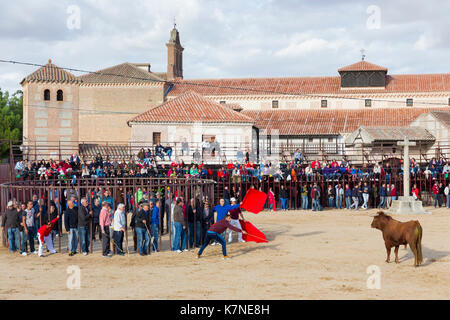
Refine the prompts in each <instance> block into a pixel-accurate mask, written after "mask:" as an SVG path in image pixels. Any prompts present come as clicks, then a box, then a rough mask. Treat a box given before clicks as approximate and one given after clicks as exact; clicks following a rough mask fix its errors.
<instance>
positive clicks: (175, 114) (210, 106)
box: [128, 92, 253, 123]
mask: <svg viewBox="0 0 450 320" xmlns="http://www.w3.org/2000/svg"><path fill="white" fill-rule="evenodd" d="M130 122H177V123H179V122H223V123H230V122H231V123H253V120H252V119H251V118H249V117H247V116H246V115H243V114H241V113H240V112H236V111H233V110H232V109H231V108H229V107H226V106H224V105H221V104H220V103H217V102H215V101H213V100H210V99H207V98H205V97H203V96H201V95H199V94H198V93H195V92H187V93H185V94H183V95H181V96H179V97H177V98H175V99H173V100H169V101H166V102H164V103H163V104H161V105H159V106H157V107H155V108H153V109H150V110H148V111H146V112H144V113H141V114H140V115H138V116H136V117H134V118H133V119H131V120H129V121H128V123H130Z"/></svg>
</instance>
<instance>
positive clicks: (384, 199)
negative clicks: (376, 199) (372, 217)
mask: <svg viewBox="0 0 450 320" xmlns="http://www.w3.org/2000/svg"><path fill="white" fill-rule="evenodd" d="M378 206H379V207H380V208H383V209H384V207H385V206H386V196H380V204H379V205H378Z"/></svg>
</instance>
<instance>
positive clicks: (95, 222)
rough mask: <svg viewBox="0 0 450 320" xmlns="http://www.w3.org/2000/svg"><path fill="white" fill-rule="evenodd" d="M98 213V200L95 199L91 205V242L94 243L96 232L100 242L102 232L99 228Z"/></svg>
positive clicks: (99, 207)
mask: <svg viewBox="0 0 450 320" xmlns="http://www.w3.org/2000/svg"><path fill="white" fill-rule="evenodd" d="M100 211H102V206H101V205H100V199H99V198H95V199H94V204H93V205H92V240H94V241H95V234H96V233H97V230H98V238H99V239H100V240H102V230H101V228H100Z"/></svg>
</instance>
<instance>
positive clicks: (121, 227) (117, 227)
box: [113, 203, 125, 256]
mask: <svg viewBox="0 0 450 320" xmlns="http://www.w3.org/2000/svg"><path fill="white" fill-rule="evenodd" d="M113 222H114V243H115V245H116V248H117V254H118V255H120V256H123V255H124V252H123V236H124V233H125V204H123V203H119V205H118V206H117V210H116V212H114V220H113Z"/></svg>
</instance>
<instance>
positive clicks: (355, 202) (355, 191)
mask: <svg viewBox="0 0 450 320" xmlns="http://www.w3.org/2000/svg"><path fill="white" fill-rule="evenodd" d="M352 200H353V203H352V205H351V206H350V209H351V208H353V207H355V210H356V211H358V205H359V186H358V185H355V186H354V187H353V189H352Z"/></svg>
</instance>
